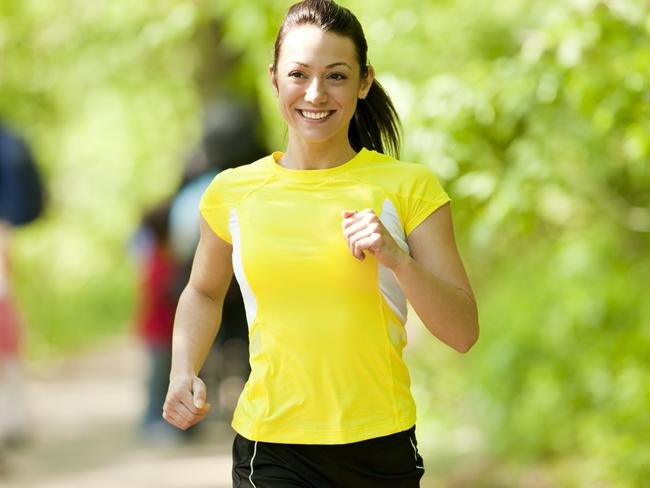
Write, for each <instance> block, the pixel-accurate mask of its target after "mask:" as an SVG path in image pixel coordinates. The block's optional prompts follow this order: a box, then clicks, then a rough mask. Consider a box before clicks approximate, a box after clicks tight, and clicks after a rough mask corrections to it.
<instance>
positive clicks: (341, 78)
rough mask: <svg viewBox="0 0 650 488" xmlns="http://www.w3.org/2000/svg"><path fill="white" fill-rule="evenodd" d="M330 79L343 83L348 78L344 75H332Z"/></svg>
mask: <svg viewBox="0 0 650 488" xmlns="http://www.w3.org/2000/svg"><path fill="white" fill-rule="evenodd" d="M329 77H330V79H332V80H334V81H342V80H346V79H347V76H345V75H344V74H343V73H332V74H331V75H330V76H329Z"/></svg>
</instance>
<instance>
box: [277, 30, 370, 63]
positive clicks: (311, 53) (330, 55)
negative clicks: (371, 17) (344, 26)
mask: <svg viewBox="0 0 650 488" xmlns="http://www.w3.org/2000/svg"><path fill="white" fill-rule="evenodd" d="M278 62H279V64H285V63H291V62H301V63H305V64H308V65H310V66H320V65H322V66H327V65H329V64H332V63H338V62H346V63H348V64H349V65H350V66H354V65H358V61H357V51H356V48H355V46H354V43H353V42H352V40H351V39H350V38H348V37H345V36H340V35H338V34H333V33H331V32H325V31H323V30H322V29H320V28H319V27H316V26H313V25H308V26H299V27H294V28H293V29H291V30H289V31H288V32H287V33H286V34H285V37H284V40H283V41H282V47H281V48H280V54H279V59H278Z"/></svg>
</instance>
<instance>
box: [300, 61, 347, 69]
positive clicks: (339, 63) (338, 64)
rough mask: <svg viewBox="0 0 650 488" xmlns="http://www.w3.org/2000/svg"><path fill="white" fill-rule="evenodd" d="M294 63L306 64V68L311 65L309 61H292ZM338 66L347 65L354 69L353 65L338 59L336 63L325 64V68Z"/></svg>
mask: <svg viewBox="0 0 650 488" xmlns="http://www.w3.org/2000/svg"><path fill="white" fill-rule="evenodd" d="M291 62H292V63H293V64H297V65H299V66H304V67H305V68H309V65H308V64H307V63H302V62H300V61H291ZM336 66H347V67H348V68H350V69H352V66H350V65H349V64H348V63H344V62H343V61H338V62H336V63H332V64H328V65H327V66H325V68H327V69H330V68H334V67H336Z"/></svg>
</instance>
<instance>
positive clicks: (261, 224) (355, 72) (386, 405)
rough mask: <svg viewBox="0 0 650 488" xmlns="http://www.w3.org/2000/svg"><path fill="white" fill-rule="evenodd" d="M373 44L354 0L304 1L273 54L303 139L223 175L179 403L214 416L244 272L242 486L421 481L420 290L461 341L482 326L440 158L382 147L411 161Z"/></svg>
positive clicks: (183, 311) (172, 396)
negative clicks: (208, 377)
mask: <svg viewBox="0 0 650 488" xmlns="http://www.w3.org/2000/svg"><path fill="white" fill-rule="evenodd" d="M366 53H367V45H366V41H365V38H364V34H363V31H362V28H361V25H360V24H359V22H358V20H357V19H356V17H355V16H354V15H353V14H352V13H351V12H350V11H348V10H347V9H345V8H342V7H340V6H339V5H337V4H336V3H335V2H333V1H328V0H306V1H303V2H300V3H298V4H295V5H294V6H293V7H291V9H290V10H289V12H288V14H287V16H286V17H285V19H284V22H283V24H282V27H281V29H280V32H279V34H278V37H277V40H276V43H275V57H274V60H273V64H272V65H271V66H270V67H269V74H270V79H271V84H272V89H273V91H274V94H275V96H276V97H277V98H278V102H279V107H280V111H281V113H282V116H283V118H284V119H285V121H286V122H287V124H288V144H287V148H286V151H285V152H279V151H278V152H274V153H273V154H272V155H270V156H267V157H265V158H263V159H260V160H258V161H256V162H254V163H251V164H248V165H244V166H240V167H238V168H235V169H231V170H227V171H224V172H222V173H220V174H219V175H218V176H217V177H216V178H215V179H214V180H213V182H212V183H211V185H210V187H209V188H208V189H207V190H206V192H205V194H204V195H203V198H202V201H201V204H200V209H201V215H202V221H201V241H200V244H199V246H198V249H197V252H196V256H195V260H194V265H193V269H192V274H191V277H190V280H189V283H188V285H187V287H186V288H185V290H184V292H183V294H182V296H181V298H180V301H179V305H178V309H177V314H176V320H175V326H174V327H175V330H174V344H173V363H172V373H171V378H170V380H171V382H170V388H169V392H168V395H167V400H166V402H165V407H164V413H163V416H164V418H165V419H166V420H167V421H169V422H170V423H172V424H173V425H175V426H177V427H179V428H181V429H186V428H188V427H190V426H191V425H193V424H195V423H197V422H199V421H201V420H202V419H203V418H204V417H205V416H206V414H207V413H208V410H209V408H210V406H209V405H208V404H206V391H205V385H204V384H203V383H202V382H201V380H200V379H199V378H198V377H197V374H198V372H199V370H200V368H201V366H202V364H203V361H204V359H205V357H206V354H207V352H208V350H209V348H210V345H211V343H212V340H213V338H214V336H215V335H216V332H217V330H218V327H219V323H220V314H221V306H222V303H223V298H224V294H225V292H226V290H227V288H228V284H229V282H230V280H231V278H232V275H233V273H234V275H235V276H236V278H237V281H238V283H239V286H240V287H241V290H242V294H243V296H244V301H245V306H246V315H247V320H248V326H249V337H250V350H249V354H250V363H251V374H250V377H249V380H248V382H247V383H246V385H245V387H244V391H243V392H242V394H241V396H240V398H239V402H238V405H237V409H236V411H235V414H234V417H233V421H232V426H233V428H234V430H235V431H236V433H237V434H236V436H235V439H234V443H233V484H234V486H235V487H256V488H267V487H283V488H284V487H354V488H359V487H391V488H395V487H415V486H419V480H420V478H421V477H422V474H423V471H424V467H423V462H422V458H421V457H420V455H419V453H418V451H417V442H416V438H415V421H416V416H415V404H414V401H413V398H412V395H411V393H410V389H409V386H410V381H409V373H408V370H407V367H406V365H405V364H404V361H403V360H402V349H403V347H404V345H405V343H406V334H405V329H404V323H405V320H406V301H407V300H408V301H410V303H411V304H412V306H413V308H414V310H415V311H416V312H417V314H418V316H419V317H420V319H421V320H422V322H423V323H424V325H425V326H426V327H427V329H429V331H430V332H431V333H432V334H434V335H435V336H436V337H437V338H439V339H440V340H441V341H443V342H444V343H446V344H448V345H449V346H451V347H453V348H454V349H456V350H458V351H460V352H465V351H467V350H469V349H470V348H471V346H472V345H473V344H474V342H475V341H476V340H477V337H478V319H477V310H476V305H475V301H474V297H473V294H472V290H471V287H470V284H469V281H468V279H467V276H466V274H465V271H464V268H463V265H462V262H461V260H460V258H459V255H458V252H457V249H456V244H455V241H454V236H453V229H452V223H451V214H450V209H449V197H448V196H447V194H446V193H445V192H444V190H443V189H442V187H441V186H440V184H439V183H438V181H437V179H436V178H435V176H434V175H432V174H431V173H430V172H429V171H428V170H427V169H426V168H425V167H423V166H420V165H416V164H410V163H404V162H400V161H398V160H397V159H395V158H393V157H391V156H388V155H384V154H383V153H384V148H386V149H387V151H390V152H391V153H392V154H393V155H394V156H395V157H397V152H398V149H399V134H398V130H397V128H398V125H399V123H398V119H397V115H396V113H395V110H394V108H393V105H392V103H391V101H390V99H389V97H388V96H387V95H386V93H385V92H384V91H383V89H382V88H381V86H380V85H379V83H377V81H376V80H375V79H374V78H375V73H374V70H373V68H372V67H371V66H369V65H368V64H367V60H366V55H367V54H366Z"/></svg>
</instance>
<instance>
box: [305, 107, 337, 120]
mask: <svg viewBox="0 0 650 488" xmlns="http://www.w3.org/2000/svg"><path fill="white" fill-rule="evenodd" d="M297 112H298V113H299V114H300V116H301V117H302V118H303V119H307V120H314V121H320V120H325V119H327V118H328V117H329V116H330V115H332V114H333V113H334V112H335V111H334V110H319V111H315V110H300V109H298V110H297Z"/></svg>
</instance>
